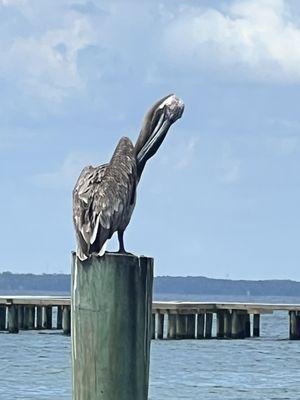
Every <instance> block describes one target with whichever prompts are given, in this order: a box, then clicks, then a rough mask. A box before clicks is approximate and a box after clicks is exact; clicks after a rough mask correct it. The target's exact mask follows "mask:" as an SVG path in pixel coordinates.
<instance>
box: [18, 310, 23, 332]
mask: <svg viewBox="0 0 300 400" xmlns="http://www.w3.org/2000/svg"><path fill="white" fill-rule="evenodd" d="M18 327H19V330H20V329H24V306H22V305H19V308H18Z"/></svg>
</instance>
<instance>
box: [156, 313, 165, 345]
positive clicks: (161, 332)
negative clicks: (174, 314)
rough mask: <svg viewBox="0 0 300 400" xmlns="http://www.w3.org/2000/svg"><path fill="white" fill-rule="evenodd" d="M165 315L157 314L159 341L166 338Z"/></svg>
mask: <svg viewBox="0 0 300 400" xmlns="http://www.w3.org/2000/svg"><path fill="white" fill-rule="evenodd" d="M164 317H165V316H164V314H157V339H163V338H164V320H165V318H164Z"/></svg>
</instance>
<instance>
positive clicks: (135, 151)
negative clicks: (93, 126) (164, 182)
mask: <svg viewBox="0 0 300 400" xmlns="http://www.w3.org/2000/svg"><path fill="white" fill-rule="evenodd" d="M183 109H184V105H183V103H182V102H181V100H179V99H178V98H176V97H175V96H174V95H170V96H167V97H164V98H163V99H161V100H160V101H158V102H157V103H156V104H155V105H154V106H153V107H152V108H151V109H150V111H149V112H148V113H147V115H146V117H145V120H144V123H143V128H142V130H141V133H140V136H139V139H138V141H137V144H136V146H134V145H133V144H132V142H131V140H130V139H129V138H127V137H123V138H121V140H120V141H119V143H118V145H117V147H116V149H115V152H114V154H113V156H112V158H111V160H110V162H109V163H108V164H103V165H100V166H98V167H92V166H88V167H86V168H84V169H83V171H82V172H81V174H80V176H79V178H78V180H77V183H76V185H75V188H74V191H73V221H74V226H75V231H76V238H77V256H78V257H79V258H80V259H81V260H85V259H87V258H88V257H89V256H90V255H92V254H97V255H102V254H103V252H104V251H105V243H106V241H107V240H108V239H110V238H111V237H112V235H113V234H114V233H115V232H118V237H119V243H120V250H119V252H121V253H125V249H124V243H123V233H124V231H125V229H126V227H127V225H128V223H129V221H130V218H131V214H132V212H133V209H134V206H135V201H136V188H137V184H138V181H139V179H140V176H141V173H142V171H143V168H144V166H145V163H146V161H147V160H148V159H149V158H150V157H152V156H153V154H154V153H155V152H156V151H157V149H158V147H159V146H160V144H161V143H162V141H163V139H164V137H165V135H166V133H167V131H168V129H169V127H170V126H171V124H172V123H173V122H175V121H176V120H177V119H178V118H180V117H181V115H182V112H183Z"/></svg>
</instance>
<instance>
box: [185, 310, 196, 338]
mask: <svg viewBox="0 0 300 400" xmlns="http://www.w3.org/2000/svg"><path fill="white" fill-rule="evenodd" d="M195 329H196V315H195V314H187V316H186V338H187V339H195Z"/></svg>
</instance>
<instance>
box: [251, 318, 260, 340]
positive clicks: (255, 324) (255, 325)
mask: <svg viewBox="0 0 300 400" xmlns="http://www.w3.org/2000/svg"><path fill="white" fill-rule="evenodd" d="M259 335H260V315H259V314H253V337H259Z"/></svg>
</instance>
